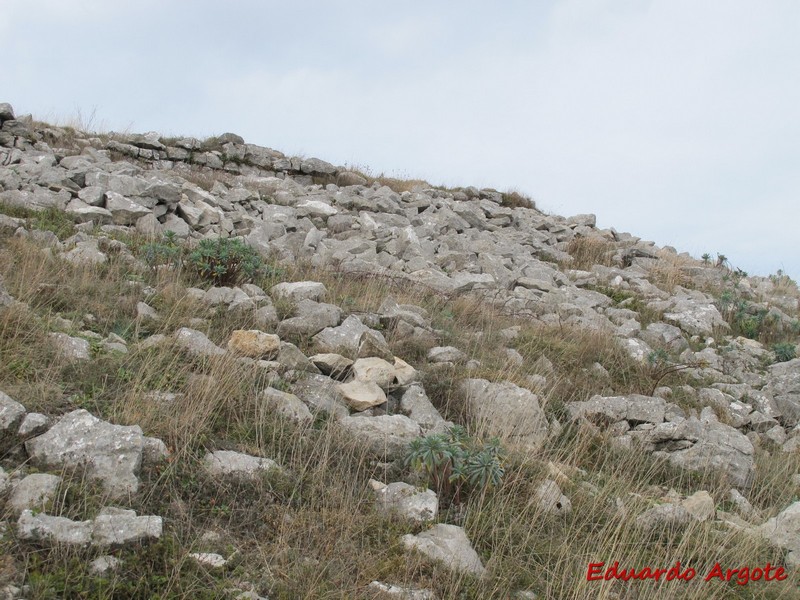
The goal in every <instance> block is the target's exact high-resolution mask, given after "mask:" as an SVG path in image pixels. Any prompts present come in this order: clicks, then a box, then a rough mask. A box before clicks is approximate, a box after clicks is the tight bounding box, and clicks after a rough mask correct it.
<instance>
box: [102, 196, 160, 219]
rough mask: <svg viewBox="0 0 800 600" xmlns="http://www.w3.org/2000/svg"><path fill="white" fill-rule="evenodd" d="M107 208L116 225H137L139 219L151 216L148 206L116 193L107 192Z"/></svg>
mask: <svg viewBox="0 0 800 600" xmlns="http://www.w3.org/2000/svg"><path fill="white" fill-rule="evenodd" d="M105 208H106V210H107V211H109V212H110V213H111V215H112V218H113V220H114V223H115V224H116V225H135V224H136V221H137V220H138V219H139V218H141V217H144V216H147V215H149V214H150V209H149V208H147V207H146V206H142V205H141V204H139V203H137V202H134V201H133V200H131V199H130V198H126V197H125V196H123V195H122V194H118V193H116V192H106V205H105Z"/></svg>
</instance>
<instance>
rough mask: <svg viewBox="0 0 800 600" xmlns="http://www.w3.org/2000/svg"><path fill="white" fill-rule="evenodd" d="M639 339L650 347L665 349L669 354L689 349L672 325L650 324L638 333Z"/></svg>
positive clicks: (680, 332)
mask: <svg viewBox="0 0 800 600" xmlns="http://www.w3.org/2000/svg"><path fill="white" fill-rule="evenodd" d="M639 337H641V338H642V339H643V340H644V341H645V342H647V343H648V344H649V345H650V346H652V347H655V348H666V349H667V350H669V351H670V352H682V351H683V350H686V349H687V348H688V347H689V342H687V341H686V339H685V338H684V337H683V332H682V331H681V330H680V329H678V328H677V327H675V326H674V325H667V324H666V323H650V324H649V325H648V326H647V327H646V328H645V329H644V330H642V331H641V332H639Z"/></svg>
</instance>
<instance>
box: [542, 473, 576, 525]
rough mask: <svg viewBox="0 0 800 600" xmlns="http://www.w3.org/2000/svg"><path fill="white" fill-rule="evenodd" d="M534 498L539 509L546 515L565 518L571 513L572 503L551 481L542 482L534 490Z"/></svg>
mask: <svg viewBox="0 0 800 600" xmlns="http://www.w3.org/2000/svg"><path fill="white" fill-rule="evenodd" d="M535 498H536V502H537V503H538V504H539V507H540V508H541V509H542V510H543V511H544V512H545V513H546V514H550V515H556V516H566V515H569V514H570V513H571V512H572V502H570V500H569V498H567V497H566V496H565V495H564V494H563V493H562V492H561V488H559V487H558V484H557V483H556V482H555V481H553V480H552V479H546V480H544V481H543V482H542V483H541V485H539V487H537V488H536V492H535Z"/></svg>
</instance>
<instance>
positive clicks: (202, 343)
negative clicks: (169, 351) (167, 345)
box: [173, 327, 225, 356]
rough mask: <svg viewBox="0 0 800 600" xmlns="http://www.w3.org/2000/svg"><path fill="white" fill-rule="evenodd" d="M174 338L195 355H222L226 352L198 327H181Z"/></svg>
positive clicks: (178, 343) (179, 344)
mask: <svg viewBox="0 0 800 600" xmlns="http://www.w3.org/2000/svg"><path fill="white" fill-rule="evenodd" d="M173 339H174V340H175V343H176V344H177V345H178V346H180V347H181V348H183V349H184V350H186V351H187V352H188V353H189V354H193V355H195V356H222V355H224V354H225V350H223V349H222V348H220V347H219V346H217V345H216V344H215V343H214V342H212V341H211V340H209V339H208V337H206V335H205V334H204V333H201V332H199V331H197V330H196V329H190V328H189V327H181V328H180V329H178V330H177V331H176V332H175V335H174V336H173Z"/></svg>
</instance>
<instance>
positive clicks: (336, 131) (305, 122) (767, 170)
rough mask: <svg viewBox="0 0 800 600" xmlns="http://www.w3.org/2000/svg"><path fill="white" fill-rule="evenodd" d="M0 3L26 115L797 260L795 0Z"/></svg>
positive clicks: (756, 258) (710, 248)
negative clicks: (493, 197) (358, 170)
mask: <svg viewBox="0 0 800 600" xmlns="http://www.w3.org/2000/svg"><path fill="white" fill-rule="evenodd" d="M390 4H391V5H390ZM384 5H385V6H384ZM0 8H1V10H0V56H2V57H3V59H2V66H1V67H0V101H7V102H10V103H12V105H13V106H14V108H15V109H16V111H17V112H18V113H20V114H21V113H33V114H34V116H36V117H37V118H42V119H48V120H51V121H60V122H62V123H63V122H66V121H68V120H70V119H71V118H73V117H74V116H75V115H77V114H78V112H80V113H81V114H82V115H83V118H84V120H86V119H87V118H88V117H89V116H90V115H92V114H93V113H94V121H93V123H91V124H93V125H94V126H95V127H100V128H103V129H106V130H125V129H127V130H130V131H132V132H144V131H150V130H155V131H159V132H161V133H163V134H186V135H195V136H198V137H201V136H207V135H213V134H218V133H223V132H225V131H232V132H235V133H238V134H240V135H242V136H243V137H244V138H245V140H246V141H248V142H252V143H256V144H260V145H263V146H269V147H272V148H276V149H279V150H281V151H283V152H286V153H289V154H304V155H306V156H316V157H319V158H322V159H324V160H328V161H330V162H333V163H335V164H350V165H357V166H361V167H369V169H371V171H372V172H374V173H380V172H386V173H387V174H392V175H395V176H411V177H419V178H424V179H427V180H429V181H431V183H434V184H439V183H442V184H447V185H477V186H489V187H495V188H497V189H500V190H507V189H518V190H520V191H522V192H524V193H527V194H529V195H530V196H532V197H533V198H534V199H535V200H536V202H537V204H538V206H539V207H540V208H541V209H543V210H545V211H548V212H553V213H556V214H562V215H565V216H569V215H572V214H577V213H584V212H592V213H595V214H596V215H597V219H598V225H599V226H600V227H614V228H616V229H617V230H619V231H628V232H631V233H633V234H634V235H637V236H639V237H642V238H644V239H650V240H654V241H655V242H657V243H658V244H659V245H672V246H674V247H676V248H677V249H678V251H687V252H690V253H691V254H693V255H694V256H700V255H701V254H702V253H704V252H708V253H711V254H712V255H715V254H716V253H722V254H725V255H726V256H727V257H728V258H729V259H730V262H731V263H732V264H733V265H734V266H736V267H740V268H742V269H744V270H746V271H748V272H749V273H751V274H761V275H766V274H769V273H774V272H775V271H776V270H777V269H783V270H784V271H786V272H788V273H789V274H790V275H792V276H793V277H794V278H795V279H797V278H798V277H800V253H799V252H798V251H797V248H798V244H797V240H798V238H799V237H800V230H799V229H800V2H798V1H797V0H762V1H760V2H755V1H753V0H716V1H711V0H651V1H648V0H549V1H534V0H529V1H524V2H523V1H516V0H508V1H501V2H496V3H490V2H485V1H482V2H477V1H472V0H460V1H458V2H450V1H440V2H432V1H431V0H428V1H427V2H420V1H416V0H406V1H404V2H392V3H389V2H376V1H375V0H353V1H344V0H343V1H335V0H326V1H316V2H300V1H298V2H287V1H285V0H284V1H282V2H272V1H267V0H241V1H236V0H228V1H225V2H221V1H219V0H216V1H207V0H191V1H188V0H157V1H156V0H138V1H136V2H127V1H126V2H122V1H114V0H81V1H77V0H0Z"/></svg>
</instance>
